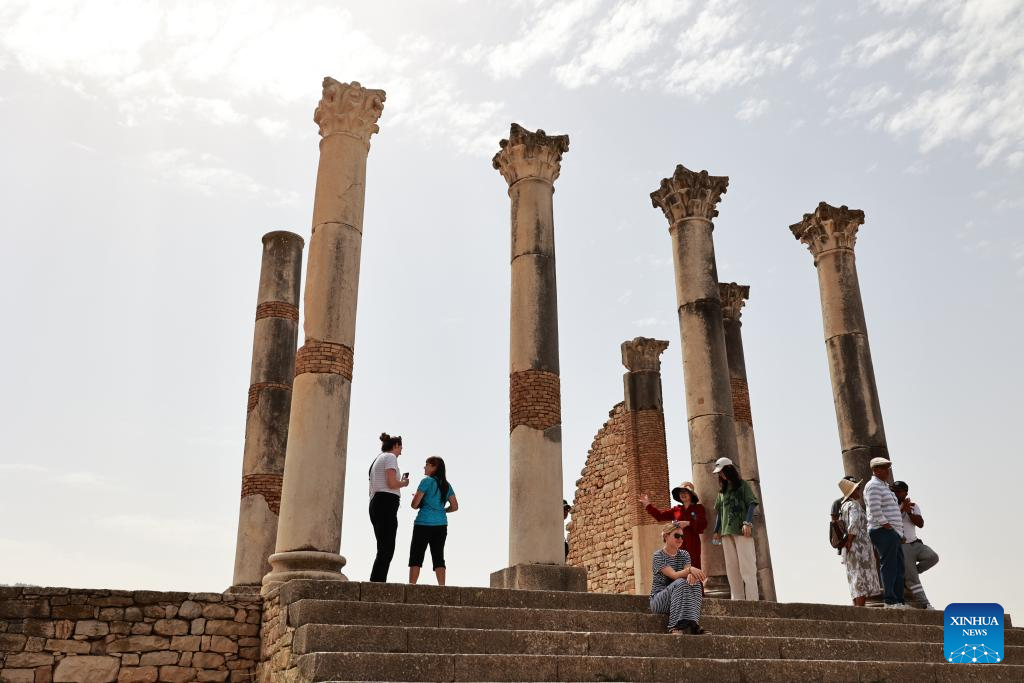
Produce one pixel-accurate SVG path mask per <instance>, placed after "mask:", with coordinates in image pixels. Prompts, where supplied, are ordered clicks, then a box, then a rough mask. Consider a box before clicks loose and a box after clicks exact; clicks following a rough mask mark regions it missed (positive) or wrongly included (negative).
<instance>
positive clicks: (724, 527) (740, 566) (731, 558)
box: [713, 458, 758, 600]
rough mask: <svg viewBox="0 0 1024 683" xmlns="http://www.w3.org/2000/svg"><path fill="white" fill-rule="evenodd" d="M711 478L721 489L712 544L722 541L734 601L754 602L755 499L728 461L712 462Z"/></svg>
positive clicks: (755, 568)
mask: <svg viewBox="0 0 1024 683" xmlns="http://www.w3.org/2000/svg"><path fill="white" fill-rule="evenodd" d="M713 473H714V474H717V475H718V484H719V486H720V487H721V489H720V491H719V493H718V498H716V499H715V512H717V513H718V515H717V519H716V520H715V535H714V536H713V539H714V542H718V541H719V539H721V543H722V550H723V551H724V553H725V573H726V574H727V575H728V576H729V590H730V591H731V592H732V599H733V600H757V599H758V593H757V555H756V554H755V552H754V538H753V525H754V510H756V509H757V498H756V497H755V496H754V491H753V489H751V488H750V484H749V483H748V482H746V481H744V480H743V478H742V477H741V476H740V473H739V470H737V469H736V466H735V465H733V464H732V460H730V459H729V458H719V459H718V460H717V461H715V469H714V470H713Z"/></svg>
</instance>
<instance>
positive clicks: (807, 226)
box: [790, 202, 889, 478]
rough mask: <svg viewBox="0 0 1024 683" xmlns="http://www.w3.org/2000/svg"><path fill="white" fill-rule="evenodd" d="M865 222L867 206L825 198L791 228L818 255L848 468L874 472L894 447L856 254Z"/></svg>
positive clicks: (851, 472) (866, 474) (850, 471)
mask: <svg viewBox="0 0 1024 683" xmlns="http://www.w3.org/2000/svg"><path fill="white" fill-rule="evenodd" d="M863 222H864V212H863V211H858V210H853V209H849V208H847V207H846V206H842V207H839V208H836V207H834V206H830V205H828V204H826V203H825V202H821V203H820V204H818V207H817V208H816V209H815V211H814V212H813V213H809V214H804V218H803V220H802V221H801V222H800V223H796V224H794V225H792V226H790V230H791V231H792V232H793V235H794V236H795V237H796V238H797V239H798V240H799V241H800V242H802V243H803V244H805V245H807V247H808V249H809V250H810V252H811V254H813V255H814V265H815V267H816V268H817V271H818V288H819V290H820V293H821V312H822V323H823V327H824V332H825V350H826V353H827V355H828V365H829V374H830V376H831V379H832V395H833V399H834V402H835V408H836V422H837V424H838V427H839V441H840V444H841V446H842V451H843V469H844V470H845V472H846V474H848V475H853V476H856V477H860V478H869V477H870V476H871V469H870V468H869V467H868V462H869V461H870V460H871V458H874V457H876V456H881V457H886V458H888V457H889V449H888V446H887V444H886V439H885V427H884V425H883V423H882V410H881V405H880V403H879V400H878V389H877V386H876V384H875V370H874V366H873V365H872V362H871V348H870V346H869V344H868V334H867V323H866V322H865V317H864V304H863V303H862V301H861V295H860V282H859V280H858V278H857V263H856V257H855V254H854V246H855V245H856V240H857V232H858V229H859V227H860V225H861V224H862V223H863Z"/></svg>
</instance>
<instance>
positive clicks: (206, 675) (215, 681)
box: [196, 671, 231, 683]
mask: <svg viewBox="0 0 1024 683" xmlns="http://www.w3.org/2000/svg"><path fill="white" fill-rule="evenodd" d="M229 675H231V672H230V671H200V672H198V673H197V674H196V680H197V681H200V683H203V682H205V681H211V682H212V683H221V682H222V681H226V680H228V676H229Z"/></svg>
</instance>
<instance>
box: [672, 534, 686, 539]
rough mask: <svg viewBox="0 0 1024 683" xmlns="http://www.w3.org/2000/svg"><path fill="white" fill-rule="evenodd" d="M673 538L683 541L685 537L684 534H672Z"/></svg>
mask: <svg viewBox="0 0 1024 683" xmlns="http://www.w3.org/2000/svg"><path fill="white" fill-rule="evenodd" d="M672 538H678V539H680V540H682V538H683V535H682V534H672Z"/></svg>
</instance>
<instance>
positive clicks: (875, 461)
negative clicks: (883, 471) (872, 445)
mask: <svg viewBox="0 0 1024 683" xmlns="http://www.w3.org/2000/svg"><path fill="white" fill-rule="evenodd" d="M891 464H892V462H890V461H889V460H886V459H885V458H871V462H870V463H869V467H871V469H875V468H876V467H888V466H889V465H891Z"/></svg>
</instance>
